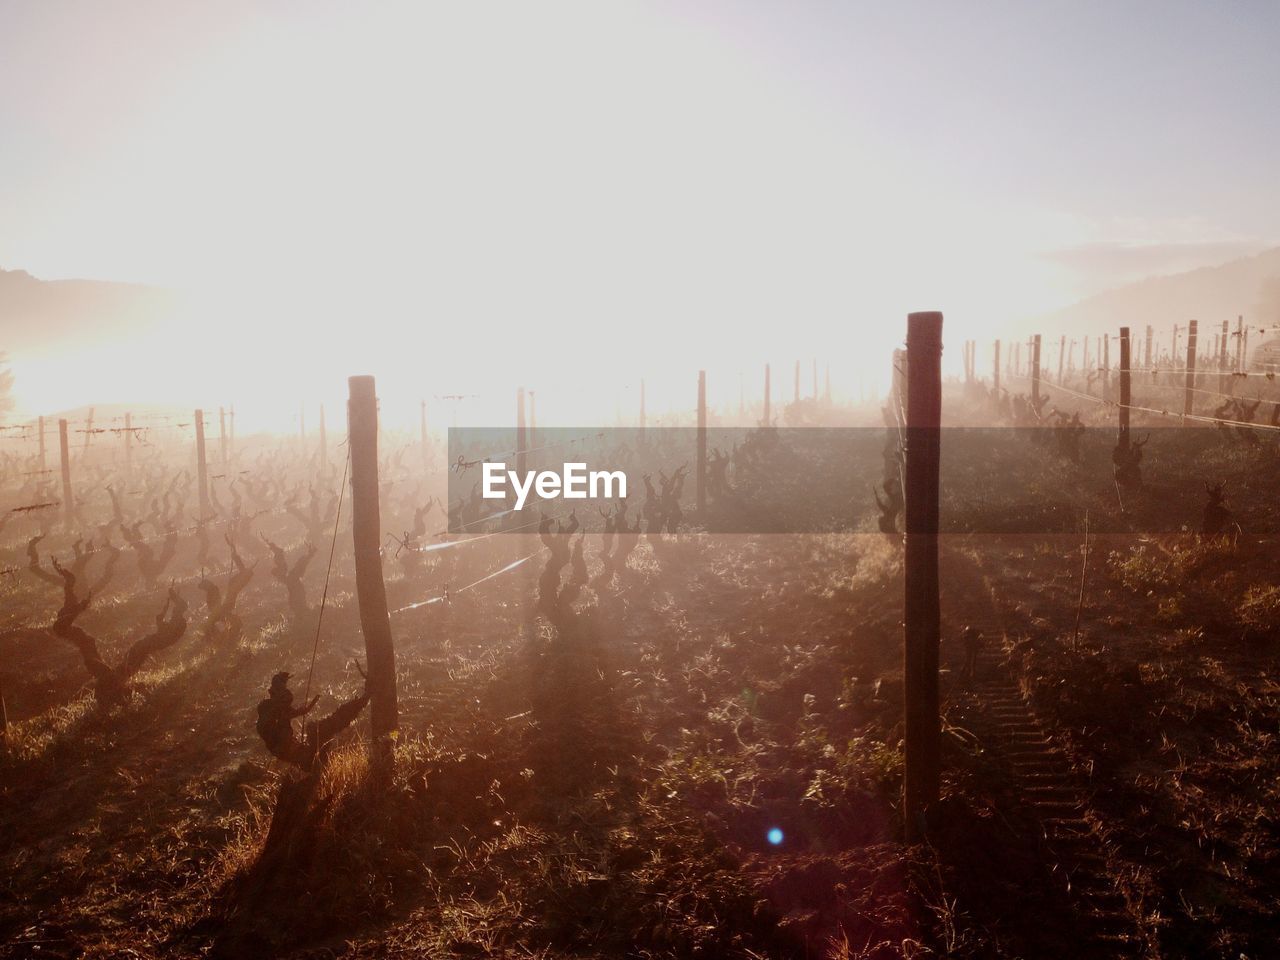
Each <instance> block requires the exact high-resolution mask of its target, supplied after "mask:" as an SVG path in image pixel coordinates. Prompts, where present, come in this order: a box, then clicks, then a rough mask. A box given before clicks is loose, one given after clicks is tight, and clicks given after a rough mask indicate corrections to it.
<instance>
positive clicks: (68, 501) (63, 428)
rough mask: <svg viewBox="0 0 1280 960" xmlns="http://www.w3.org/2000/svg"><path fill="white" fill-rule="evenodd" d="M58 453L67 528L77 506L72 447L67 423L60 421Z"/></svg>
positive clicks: (63, 515) (63, 511)
mask: <svg viewBox="0 0 1280 960" xmlns="http://www.w3.org/2000/svg"><path fill="white" fill-rule="evenodd" d="M58 452H59V454H60V455H61V457H62V459H61V465H62V518H63V519H64V520H65V521H66V524H67V526H68V527H69V526H71V523H72V520H73V519H74V517H75V512H76V504H75V500H74V499H73V498H72V496H71V445H70V443H69V442H68V441H67V421H66V420H59V421H58Z"/></svg>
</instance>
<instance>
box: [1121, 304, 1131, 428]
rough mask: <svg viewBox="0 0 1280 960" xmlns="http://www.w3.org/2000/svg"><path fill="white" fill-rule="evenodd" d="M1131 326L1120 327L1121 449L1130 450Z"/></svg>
mask: <svg viewBox="0 0 1280 960" xmlns="http://www.w3.org/2000/svg"><path fill="white" fill-rule="evenodd" d="M1129 391H1130V383H1129V328H1128V327H1121V328H1120V438H1119V442H1120V449H1121V450H1124V451H1125V452H1126V453H1127V452H1128V450H1129V396H1130V393H1129Z"/></svg>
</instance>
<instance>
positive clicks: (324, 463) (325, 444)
mask: <svg viewBox="0 0 1280 960" xmlns="http://www.w3.org/2000/svg"><path fill="white" fill-rule="evenodd" d="M328 469H329V431H328V430H327V429H326V428H325V422H324V404H323V403H322V404H320V472H321V473H323V472H324V471H326V470H328Z"/></svg>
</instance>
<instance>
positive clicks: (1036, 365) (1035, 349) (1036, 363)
mask: <svg viewBox="0 0 1280 960" xmlns="http://www.w3.org/2000/svg"><path fill="white" fill-rule="evenodd" d="M1031 399H1032V400H1033V401H1035V402H1037V403H1038V402H1039V400H1040V334H1038V333H1037V334H1036V335H1035V338H1034V339H1033V340H1032V341H1031Z"/></svg>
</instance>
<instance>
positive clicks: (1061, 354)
mask: <svg viewBox="0 0 1280 960" xmlns="http://www.w3.org/2000/svg"><path fill="white" fill-rule="evenodd" d="M1066 359H1067V337H1066V334H1063V337H1062V342H1061V343H1059V344H1058V383H1059V384H1061V383H1062V362H1063V361H1064V360H1066Z"/></svg>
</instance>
